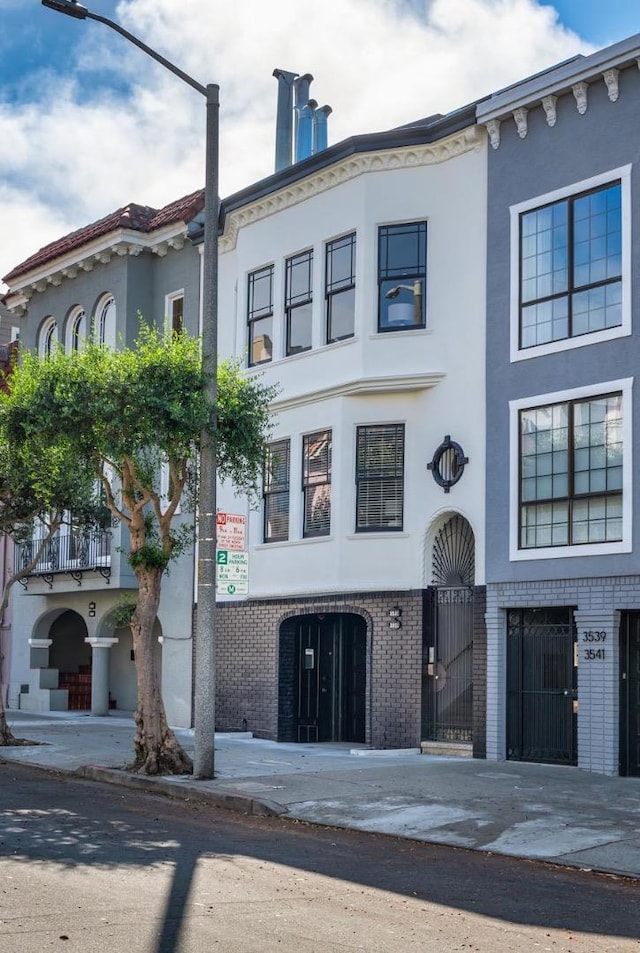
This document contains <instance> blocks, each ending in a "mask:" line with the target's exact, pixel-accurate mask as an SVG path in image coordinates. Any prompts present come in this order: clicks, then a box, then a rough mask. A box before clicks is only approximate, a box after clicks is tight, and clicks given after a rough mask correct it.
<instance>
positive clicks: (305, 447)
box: [302, 430, 331, 537]
mask: <svg viewBox="0 0 640 953" xmlns="http://www.w3.org/2000/svg"><path fill="white" fill-rule="evenodd" d="M302 494H303V510H304V526H303V530H302V535H303V536H305V537H308V536H328V535H329V532H330V531H331V431H330V430H321V431H319V432H318V433H311V434H307V436H305V437H303V440H302Z"/></svg>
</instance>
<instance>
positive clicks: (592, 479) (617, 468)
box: [519, 393, 623, 549]
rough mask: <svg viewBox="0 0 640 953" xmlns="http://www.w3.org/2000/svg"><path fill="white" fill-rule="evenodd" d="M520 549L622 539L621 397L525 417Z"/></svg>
mask: <svg viewBox="0 0 640 953" xmlns="http://www.w3.org/2000/svg"><path fill="white" fill-rule="evenodd" d="M519 466H520V473H519V513H520V517H519V548H520V549H532V548H539V547H555V546H577V545H583V544H586V543H608V542H615V541H619V540H622V538H623V507H622V486H623V436H622V394H621V393H611V394H607V395H605V396H594V397H590V398H588V399H582V400H567V401H562V402H560V403H554V404H547V405H544V406H540V407H535V408H531V409H522V410H520V413H519Z"/></svg>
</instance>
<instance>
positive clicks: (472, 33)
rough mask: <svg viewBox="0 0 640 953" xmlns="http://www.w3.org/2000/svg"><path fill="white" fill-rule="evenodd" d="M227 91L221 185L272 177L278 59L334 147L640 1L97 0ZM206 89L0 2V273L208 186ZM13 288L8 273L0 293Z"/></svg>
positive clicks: (599, 41)
mask: <svg viewBox="0 0 640 953" xmlns="http://www.w3.org/2000/svg"><path fill="white" fill-rule="evenodd" d="M85 5H86V6H87V7H88V8H89V9H90V10H91V11H92V12H93V13H95V14H99V15H101V16H104V17H108V18H109V19H112V20H116V21H117V22H118V23H120V24H121V25H122V26H123V27H124V28H125V29H127V30H129V32H131V33H134V34H135V35H136V36H138V37H139V38H140V39H142V40H144V42H145V43H147V45H149V46H151V47H153V48H154V49H156V50H158V51H159V52H160V53H162V54H163V55H164V56H165V57H166V58H168V59H169V60H171V61H172V62H173V63H175V64H176V65H177V66H179V67H180V68H182V69H183V70H184V71H185V72H187V73H189V74H190V75H191V76H193V77H194V78H195V79H197V80H198V81H199V82H201V83H202V84H203V85H206V84H207V83H212V82H214V83H218V84H219V86H220V101H221V114H220V121H221V127H220V192H221V195H222V196H223V197H224V196H225V195H229V194H231V193H232V192H235V191H236V190H238V189H241V188H244V187H246V186H247V185H250V184H251V183H252V182H255V181H257V180H259V179H262V178H264V177H265V176H267V175H270V174H271V173H272V172H273V163H274V148H275V146H274V142H275V114H276V93H277V83H276V80H275V79H274V78H273V77H272V73H273V70H274V68H276V67H278V68H281V69H286V70H291V71H294V72H297V73H306V72H310V73H312V74H313V76H314V77H315V79H314V82H313V84H312V87H311V95H312V96H313V98H315V99H316V100H317V101H318V102H319V104H320V105H323V104H325V103H328V104H329V105H331V107H332V109H333V113H332V115H331V116H330V118H329V144H332V143H334V142H338V141H340V140H341V139H344V138H347V137H348V136H351V135H357V134H361V133H367V132H375V131H378V130H382V129H389V128H392V127H394V126H398V125H401V124H403V123H407V122H412V121H414V120H416V119H419V118H421V117H424V116H428V115H431V114H433V113H446V112H448V111H450V110H452V109H455V108H457V107H459V106H463V105H465V104H467V103H469V102H472V101H473V100H475V99H477V98H479V97H481V96H483V95H485V94H488V93H490V92H492V91H494V90H496V89H500V88H501V87H504V86H507V85H509V84H511V83H513V82H515V81H517V80H519V79H522V78H524V77H526V76H528V75H530V74H532V73H535V72H537V71H538V70H540V69H544V68H546V67H548V66H551V65H553V64H554V63H557V62H560V61H562V60H564V59H567V58H568V57H570V56H573V55H575V54H576V53H585V54H588V53H590V52H593V50H595V49H598V48H600V47H603V46H607V45H609V44H610V43H614V42H616V41H618V40H621V39H624V38H625V37H627V36H630V35H632V34H634V33H636V32H639V31H640V7H639V5H638V0H608V2H604V0H553V2H551V0H314V2H312V0H238V2H235V3H230V2H229V0H86V2H85ZM204 125H205V108H204V99H203V97H201V96H200V95H199V94H198V93H197V92H196V91H194V90H193V89H191V88H190V87H189V86H187V85H186V84H184V83H182V82H181V81H180V80H179V79H177V78H176V77H175V76H173V75H172V74H171V73H169V72H167V71H166V70H164V69H163V68H162V67H161V66H159V65H157V64H156V63H154V62H153V61H152V60H151V59H150V58H149V57H147V56H145V54H144V53H142V52H141V51H139V50H138V49H136V48H135V47H134V46H132V45H131V44H129V43H128V42H127V41H126V40H124V39H123V38H122V37H121V36H119V35H118V34H117V33H115V32H114V31H112V30H111V29H109V28H108V27H107V26H105V25H104V24H101V23H97V22H95V21H91V20H79V19H75V18H72V17H68V16H63V15H62V14H60V13H57V12H55V11H53V10H50V9H48V8H46V7H43V6H42V5H41V3H40V0H0V221H1V222H2V228H0V276H2V275H5V274H7V273H8V272H9V271H10V270H11V269H12V268H14V267H15V266H16V265H17V264H19V263H20V262H21V261H23V260H24V259H25V258H27V257H28V256H29V255H31V254H32V253H33V252H35V251H37V250H38V249H39V248H41V247H42V246H43V245H46V244H47V243H48V242H50V241H53V240H55V239H56V238H59V237H61V236H62V235H65V234H67V233H68V232H70V231H72V230H74V229H76V228H80V227H81V226H83V225H86V224H88V223H90V222H92V221H95V220H96V219H99V218H101V217H102V216H104V215H106V214H108V213H109V212H112V211H114V210H115V209H117V208H119V207H121V206H123V205H127V204H128V203H130V202H137V203H138V204H141V205H151V206H154V207H156V208H160V207H162V206H163V205H165V204H167V203H168V202H171V201H173V200H174V199H176V198H179V197H180V196H182V195H185V194H187V193H189V192H192V191H194V190H195V189H197V188H200V187H201V186H202V185H203V184H204ZM3 288H4V286H2V285H1V284H0V291H2V290H3Z"/></svg>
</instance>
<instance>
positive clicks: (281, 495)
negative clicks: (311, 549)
mask: <svg viewBox="0 0 640 953" xmlns="http://www.w3.org/2000/svg"><path fill="white" fill-rule="evenodd" d="M289 455H290V444H289V440H277V441H276V442H275V443H272V444H270V445H269V447H268V448H267V459H266V460H265V465H264V479H263V496H264V541H265V543H275V542H277V541H278V540H284V539H288V538H289Z"/></svg>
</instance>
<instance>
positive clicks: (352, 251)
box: [324, 234, 356, 344]
mask: <svg viewBox="0 0 640 953" xmlns="http://www.w3.org/2000/svg"><path fill="white" fill-rule="evenodd" d="M324 293H325V298H326V300H327V343H328V344H331V342H332V341H342V340H344V338H350V337H353V329H354V323H355V302H356V236H355V234H353V235H345V237H344V238H336V239H335V241H332V242H327V245H326V259H325V292H324Z"/></svg>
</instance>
